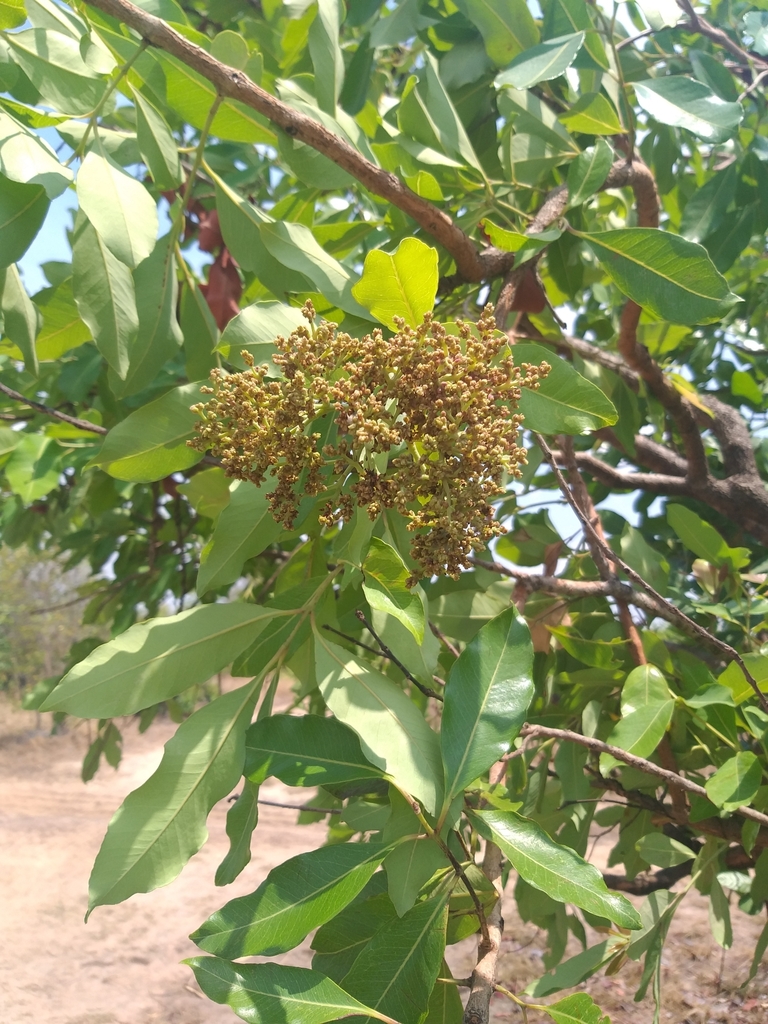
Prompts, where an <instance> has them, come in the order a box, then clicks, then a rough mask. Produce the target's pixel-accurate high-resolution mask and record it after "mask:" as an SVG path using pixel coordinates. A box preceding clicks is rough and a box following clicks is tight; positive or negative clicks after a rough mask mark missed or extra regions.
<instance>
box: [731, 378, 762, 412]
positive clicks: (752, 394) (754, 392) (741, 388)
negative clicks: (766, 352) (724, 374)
mask: <svg viewBox="0 0 768 1024" xmlns="http://www.w3.org/2000/svg"><path fill="white" fill-rule="evenodd" d="M731 394H732V395H734V396H736V397H737V398H746V399H747V401H748V402H752V404H753V405H756V406H758V408H759V407H760V406H761V405H762V401H763V392H762V391H761V390H760V387H759V386H758V384H757V383H756V382H755V378H754V377H753V376H752V374H751V373H748V372H747V371H746V370H734V371H733V376H732V377H731Z"/></svg>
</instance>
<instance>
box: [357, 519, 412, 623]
mask: <svg viewBox="0 0 768 1024" xmlns="http://www.w3.org/2000/svg"><path fill="white" fill-rule="evenodd" d="M363 573H364V576H365V582H364V583H363V593H364V594H365V596H366V599H367V601H368V604H369V605H370V606H371V608H375V609H378V610H379V611H382V612H385V613H386V614H387V615H393V616H394V617H395V618H396V619H397V620H398V622H402V624H403V625H404V626H405V628H406V629H407V630H408V631H409V632H410V633H412V634H413V636H414V638H415V640H416V642H417V643H422V641H423V640H424V627H425V624H426V616H425V614H424V601H423V599H422V595H421V593H420V592H419V591H418V590H417V589H416V588H412V589H410V590H409V589H408V587H407V586H406V583H407V582H408V578H409V577H410V575H411V574H410V572H409V570H408V567H407V566H406V564H405V562H404V561H403V560H402V558H401V557H400V555H399V554H398V553H397V551H395V549H394V548H393V547H391V546H390V545H389V544H385V542H384V541H383V540H379V538H378V537H373V538H371V542H370V547H369V548H368V554H367V555H366V558H365V561H364V562H363Z"/></svg>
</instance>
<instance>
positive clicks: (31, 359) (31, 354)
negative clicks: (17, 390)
mask: <svg viewBox="0 0 768 1024" xmlns="http://www.w3.org/2000/svg"><path fill="white" fill-rule="evenodd" d="M1 243H2V236H1V235H0V244H1ZM0 280H2V288H3V297H2V303H1V305H2V311H3V321H4V322H3V337H5V338H7V339H8V340H9V341H11V342H13V344H14V345H15V346H16V347H17V348H18V349H19V351H20V352H21V355H22V357H23V359H24V368H25V369H26V370H27V372H28V373H31V374H33V375H34V376H35V377H36V376H37V352H36V350H35V338H36V337H37V333H38V331H39V330H40V319H41V318H40V312H39V310H38V308H37V306H36V305H35V304H34V302H32V300H31V299H30V297H29V296H28V295H27V290H26V288H25V287H24V285H23V284H22V282H21V277H20V276H19V271H18V270H17V268H16V267H15V266H10V267H8V268H7V269H6V270H5V271H4V273H2V276H1V277H0ZM49 490H50V488H49ZM44 493H47V492H44Z"/></svg>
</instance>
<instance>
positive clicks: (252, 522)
mask: <svg viewBox="0 0 768 1024" xmlns="http://www.w3.org/2000/svg"><path fill="white" fill-rule="evenodd" d="M230 492H231V494H230V499H229V504H228V505H227V507H226V508H225V509H223V510H222V512H221V515H220V516H219V518H218V520H217V522H216V529H215V530H214V532H213V537H212V538H211V539H210V541H209V542H208V544H206V546H205V548H203V553H202V555H201V557H200V571H199V572H198V574H197V592H198V594H200V596H203V595H204V594H207V593H208V591H209V590H214V589H215V588H217V587H223V586H225V585H226V584H228V583H234V581H235V580H236V579H237V578H238V576H240V574H241V572H242V570H243V565H244V564H245V563H246V562H247V561H248V559H249V558H253V557H254V556H255V555H260V554H261V552H262V551H263V550H264V549H265V548H267V547H269V545H270V544H271V543H272V541H274V540H275V539H276V538H277V537H278V536H279V534H280V533H281V532H282V529H283V528H282V526H281V525H280V524H279V523H277V522H275V519H274V517H273V516H272V512H271V510H270V506H269V501H268V500H267V487H266V485H263V486H262V487H256V486H254V484H252V483H249V482H248V481H247V480H241V481H235V482H234V483H233V484H232V486H231V488H230Z"/></svg>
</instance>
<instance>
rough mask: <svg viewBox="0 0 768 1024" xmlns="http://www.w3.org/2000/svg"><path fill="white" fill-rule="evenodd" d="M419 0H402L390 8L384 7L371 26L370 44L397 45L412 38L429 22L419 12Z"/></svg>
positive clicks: (429, 21)
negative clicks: (380, 15)
mask: <svg viewBox="0 0 768 1024" xmlns="http://www.w3.org/2000/svg"><path fill="white" fill-rule="evenodd" d="M419 7H420V3H419V0H403V2H402V3H399V4H397V5H396V6H395V7H393V8H391V9H389V10H388V9H387V8H386V7H385V8H384V10H383V11H382V15H384V16H383V17H380V18H379V20H378V21H377V22H376V24H375V25H374V26H373V31H372V32H371V46H374V47H376V46H397V44H398V43H404V42H406V41H407V40H408V39H412V38H413V37H414V36H415V35H416V33H417V32H418V31H419V30H420V29H422V28H428V27H429V25H430V24H431V20H430V19H429V18H426V17H424V16H423V15H422V14H420V13H419Z"/></svg>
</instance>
